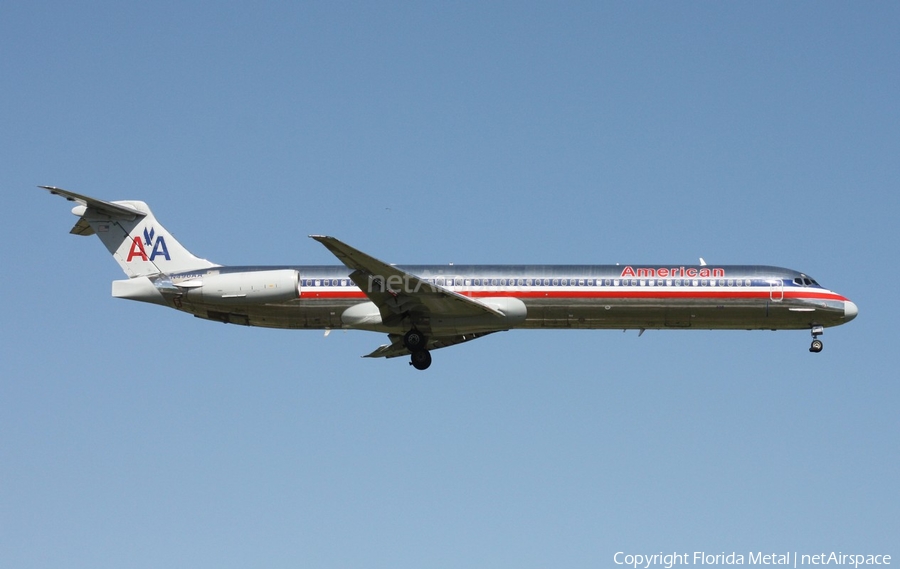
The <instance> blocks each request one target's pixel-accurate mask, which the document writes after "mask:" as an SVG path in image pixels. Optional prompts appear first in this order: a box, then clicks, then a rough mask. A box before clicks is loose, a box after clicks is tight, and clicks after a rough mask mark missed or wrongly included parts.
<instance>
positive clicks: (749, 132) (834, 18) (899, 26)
mask: <svg viewBox="0 0 900 569" xmlns="http://www.w3.org/2000/svg"><path fill="white" fill-rule="evenodd" d="M898 30H900V8H898V5H897V4H896V3H892V2H865V3H831V2H808V3H807V2H800V3H797V2H795V3H783V2H753V3H749V2H745V3H734V2H730V3H720V2H708V3H707V2H704V3H643V2H628V3H602V2H584V3H571V2H570V3H564V4H560V3H547V2H537V3H528V2H508V3H497V2H491V3H483V2H478V3H459V2H452V3H450V2H447V3H419V2H409V3H382V2H341V3H333V2H322V3H299V2H286V3H285V2H281V3H274V2H272V3H238V2H170V3H166V2H155V3H120V2H90V3H84V2H41V1H29V2H19V1H9V2H4V3H3V4H2V5H0V50H2V52H0V53H2V58H0V182H2V192H3V193H2V196H3V198H4V200H3V207H2V213H0V216H2V217H0V231H2V243H3V253H2V259H3V263H2V265H3V273H2V274H3V279H2V281H0V282H2V284H0V286H2V293H3V298H4V309H3V311H2V324H3V325H2V327H0V340H2V341H0V566H3V567H19V568H26V567H85V568H87V567H90V568H105V567H109V568H113V567H115V568H119V567H148V568H149V567H154V568H157V567H216V568H221V567H251V566H252V567H321V568H332V567H348V568H356V567H359V568H376V567H379V568H380V567H384V568H404V567H409V568H423V567H426V568H443V567H447V568H451V567H452V568H455V567H492V568H494V567H509V568H525V567H609V566H614V564H613V555H614V554H615V552H617V551H625V552H629V553H655V552H660V551H662V552H672V551H679V552H684V551H687V552H694V551H706V552H708V553H721V552H726V553H730V552H732V551H736V552H739V553H744V554H745V555H746V554H747V553H748V552H750V551H766V552H770V551H776V552H783V551H797V552H799V553H801V554H802V553H819V552H822V551H824V552H830V551H842V552H844V553H871V554H891V555H893V556H894V559H895V562H898V561H900V492H898V490H897V481H898V479H900V418H898V404H900V382H898V380H900V373H898V371H897V347H896V344H897V341H898V332H897V328H898V321H900V315H898V305H897V303H896V301H895V296H896V295H895V293H894V289H895V286H896V283H898V282H900V264H898V260H900V259H898V246H897V243H898V238H897V228H898V222H897V217H898V214H900V198H898V182H900V135H898V133H900V120H898V119H900V106H898V101H900V35H898ZM38 184H50V185H57V186H60V187H63V188H66V189H70V190H72V191H75V192H80V193H84V194H88V195H92V196H96V197H98V198H101V199H106V200H116V199H140V200H144V201H146V202H148V203H149V204H150V205H151V207H152V208H153V210H154V212H155V214H156V215H157V217H158V218H159V220H160V222H161V223H162V224H164V225H165V226H166V227H167V228H168V229H169V230H170V231H172V232H173V233H174V234H175V235H176V236H177V237H178V238H179V240H180V241H181V242H182V243H184V244H185V245H186V246H187V247H188V248H190V249H191V250H192V251H193V252H194V253H196V254H197V255H199V256H202V257H205V258H208V259H210V260H213V261H216V262H218V263H222V264H254V263H259V264H280V263H285V264H288V263H296V264H333V263H336V261H335V259H334V258H333V257H332V256H331V255H330V254H329V253H328V251H327V250H325V248H323V247H322V246H321V245H319V244H318V243H316V242H314V241H312V240H311V239H308V238H307V235H308V234H310V233H327V234H331V235H335V236H338V237H339V238H341V239H343V240H345V241H347V242H348V243H350V244H353V245H355V246H357V247H359V248H361V249H363V250H365V251H367V252H369V253H370V254H372V255H374V256H376V257H380V258H382V259H384V260H386V261H388V262H395V263H409V264H413V263H443V262H456V263H598V264H599V263H616V262H621V263H626V262H627V263H632V264H639V263H665V264H690V263H695V262H696V260H697V258H698V257H700V256H703V257H705V259H706V260H707V261H708V262H710V263H714V264H729V263H735V264H773V265H779V266H785V267H791V268H795V269H797V270H801V271H804V272H806V273H808V274H810V275H811V276H813V277H814V278H816V279H818V280H819V282H821V283H822V284H823V285H825V286H826V287H829V288H831V289H833V290H836V291H838V292H840V293H841V294H844V295H846V296H848V297H849V298H851V299H852V300H854V301H855V302H856V303H857V304H858V305H859V308H860V315H859V317H858V318H857V319H856V320H855V321H854V322H852V323H851V324H848V325H846V326H843V327H839V328H833V329H829V330H827V332H826V334H825V335H824V336H823V338H822V339H823V340H824V342H825V349H824V351H823V352H822V353H821V354H818V355H814V354H810V353H809V352H808V346H809V342H810V337H809V334H808V333H807V332H804V331H795V332H790V331H780V332H746V331H731V332H704V331H648V332H647V333H645V334H644V335H643V336H642V337H640V338H639V337H638V335H637V332H633V331H632V332H628V333H622V332H621V331H579V332H573V331H512V332H506V333H502V334H495V335H492V336H490V337H488V338H485V339H483V340H479V341H477V342H472V343H470V344H465V345H462V346H457V347H453V348H449V349H445V350H440V351H436V352H434V364H433V365H432V367H431V369H429V370H428V371H427V372H425V373H421V372H417V371H415V370H413V369H412V368H411V367H409V366H408V365H407V361H406V359H405V358H398V359H394V360H389V361H385V360H368V359H361V358H359V356H360V355H362V354H365V353H368V352H369V351H371V350H372V349H374V348H375V347H377V346H378V345H380V344H382V343H384V341H385V337H384V336H382V335H378V334H372V333H366V332H347V333H342V332H334V333H332V334H331V335H330V336H329V337H327V338H325V337H323V334H322V332H315V331H310V332H297V331H278V330H264V329H248V328H242V327H237V326H226V325H221V324H216V323H212V322H208V321H201V320H199V319H195V318H191V317H189V316H187V315H185V314H180V313H178V312H175V311H171V310H164V309H162V308H161V307H158V306H152V305H145V304H140V303H129V302H125V301H121V300H116V299H113V298H111V297H110V284H109V283H110V281H112V280H114V279H120V278H124V277H123V275H122V273H121V271H120V270H119V268H118V266H117V265H116V263H115V262H114V261H113V260H112V259H111V258H110V257H109V255H108V254H107V252H106V250H105V249H104V247H103V246H102V245H101V244H100V242H99V240H97V239H96V238H94V237H91V238H81V237H75V236H71V235H69V234H68V231H69V229H70V228H71V226H72V225H73V224H74V222H75V221H76V218H75V217H74V216H72V215H70V214H69V210H70V208H71V204H69V203H67V202H65V201H63V200H62V199H60V198H58V197H55V196H50V195H49V194H47V193H46V192H45V191H43V190H39V189H37V188H36V187H35V186H37V185H38Z"/></svg>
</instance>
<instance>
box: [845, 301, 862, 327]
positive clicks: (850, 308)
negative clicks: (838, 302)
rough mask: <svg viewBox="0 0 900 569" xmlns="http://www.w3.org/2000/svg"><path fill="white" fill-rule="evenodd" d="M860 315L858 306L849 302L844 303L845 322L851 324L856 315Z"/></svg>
mask: <svg viewBox="0 0 900 569" xmlns="http://www.w3.org/2000/svg"><path fill="white" fill-rule="evenodd" d="M857 314H859V308H857V307H856V304H854V303H852V302H850V301H849V300H848V301H846V302H844V320H846V321H847V322H850V321H851V320H853V319H854V318H856V315H857Z"/></svg>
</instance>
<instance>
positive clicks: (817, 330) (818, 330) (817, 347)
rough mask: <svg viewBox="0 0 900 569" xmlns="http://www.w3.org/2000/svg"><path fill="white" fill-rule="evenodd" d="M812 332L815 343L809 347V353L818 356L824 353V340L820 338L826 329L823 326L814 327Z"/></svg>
mask: <svg viewBox="0 0 900 569" xmlns="http://www.w3.org/2000/svg"><path fill="white" fill-rule="evenodd" d="M810 332H812V337H813V341H812V344H810V346H809V351H810V352H812V353H814V354H818V353H819V352H821V351H822V347H823V344H822V340H820V339H819V336H820V335H822V334H824V333H825V328H824V327H823V326H813V327H812V330H810Z"/></svg>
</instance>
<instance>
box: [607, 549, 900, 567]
mask: <svg viewBox="0 0 900 569" xmlns="http://www.w3.org/2000/svg"><path fill="white" fill-rule="evenodd" d="M613 561H614V562H615V564H616V565H625V566H627V567H633V568H634V569H637V568H638V567H643V569H650V568H651V567H654V566H657V567H664V568H665V569H672V568H673V567H675V566H678V565H780V566H783V567H791V566H793V567H799V566H801V565H843V566H851V567H854V568H855V569H856V568H858V567H859V566H861V565H862V566H866V565H890V564H891V556H890V555H884V554H880V553H879V554H871V553H869V554H861V553H843V552H841V551H830V552H819V553H799V552H797V551H786V552H784V553H767V552H764V551H751V552H749V553H747V554H746V555H744V554H743V553H738V552H736V551H732V552H731V553H725V552H722V553H707V552H705V551H694V552H693V553H679V552H677V551H676V552H672V553H663V552H659V553H650V554H643V553H627V552H624V551H617V552H616V554H615V555H613Z"/></svg>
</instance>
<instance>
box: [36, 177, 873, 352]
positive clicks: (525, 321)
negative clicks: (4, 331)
mask: <svg viewBox="0 0 900 569" xmlns="http://www.w3.org/2000/svg"><path fill="white" fill-rule="evenodd" d="M41 187H42V188H44V189H46V190H49V191H50V193H52V194H56V195H59V196H62V197H64V198H66V199H67V200H69V201H71V202H75V203H76V204H77V205H76V206H75V207H74V208H73V209H72V213H73V214H75V216H76V217H78V221H77V223H75V227H73V228H72V231H71V232H72V233H74V234H76V235H95V234H96V235H97V236H98V237H99V238H100V240H101V241H102V242H103V244H104V245H106V248H107V249H108V250H109V252H110V253H112V255H113V257H115V259H116V261H118V263H119V265H120V266H121V267H122V269H123V270H124V271H125V274H126V275H128V279H125V280H118V281H113V283H112V295H113V296H114V297H116V298H127V299H131V300H139V301H142V302H150V303H154V304H159V305H162V306H168V307H170V308H174V309H176V310H180V311H182V312H187V313H190V314H193V315H194V316H197V317H199V318H205V319H208V320H215V321H218V322H224V323H227V324H240V325H244V326H265V327H269V328H292V329H318V330H326V331H327V330H331V329H335V328H342V329H351V330H369V331H372V332H382V333H386V334H387V335H388V339H389V341H390V343H388V344H385V345H383V346H381V347H379V348H377V349H376V350H375V351H373V352H372V353H370V354H368V355H367V356H366V357H373V358H379V357H383V358H393V357H398V356H408V357H409V358H410V365H412V366H414V367H415V368H416V369H419V370H424V369H426V368H428V366H430V365H431V351H433V350H436V349H438V348H445V347H447V346H453V345H455V344H460V343H462V342H468V341H469V340H474V339H476V338H480V337H482V336H485V335H486V334H491V333H493V332H500V331H504V330H512V329H519V328H527V329H540V328H578V329H598V328H610V329H626V330H627V329H634V330H640V332H641V333H643V332H644V330H649V329H682V330H686V329H694V330H698V329H699V330H809V331H810V333H811V334H812V338H813V340H812V344H811V346H810V348H809V351H810V352H820V351H821V350H822V341H821V340H819V336H820V335H822V334H823V332H824V329H825V328H826V327H828V326H839V325H841V324H844V323H845V322H849V321H850V320H853V319H854V318H855V317H856V314H857V307H856V305H855V304H854V303H853V302H851V301H850V300H849V299H847V298H846V297H844V296H842V295H840V294H838V293H836V292H833V291H831V290H828V289H826V288H824V287H822V286H821V285H820V284H819V283H817V282H816V281H815V280H814V279H812V278H811V277H809V276H807V275H805V274H803V273H800V272H797V271H794V270H791V269H782V268H778V267H768V266H756V265H753V266H749V265H712V266H710V265H706V264H705V263H702V262H701V264H700V265H680V264H668V265H411V266H396V265H392V264H388V263H385V262H383V261H380V260H378V259H376V258H375V257H371V256H369V255H368V254H366V253H363V252H362V251H359V250H358V249H355V248H353V247H351V246H350V245H347V244H346V243H343V242H342V241H339V240H338V239H335V238H334V237H327V236H324V235H311V236H310V237H312V238H313V239H315V240H316V241H318V242H319V243H321V244H322V245H324V246H325V247H326V248H327V249H328V250H329V251H331V253H333V254H334V256H335V257H337V259H338V260H339V261H340V262H341V263H343V266H341V265H335V266H299V267H291V266H276V267H226V266H222V265H217V264H215V263H211V262H209V261H207V260H205V259H200V258H198V257H195V256H194V255H192V254H191V253H190V252H189V251H188V250H187V249H185V248H184V247H183V246H182V245H181V244H180V243H179V242H178V241H176V240H175V238H174V237H173V236H172V234H171V233H169V232H168V231H166V229H165V228H164V227H163V226H162V225H160V223H159V222H158V221H157V220H156V218H155V217H154V216H153V213H152V212H151V211H150V208H149V207H147V204H145V203H144V202H140V201H114V202H107V201H102V200H98V199H94V198H90V197H87V196H83V195H80V194H76V193H74V192H69V191H66V190H62V189H59V188H54V187H50V186H41ZM701 261H702V259H701ZM326 333H327V332H326Z"/></svg>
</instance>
